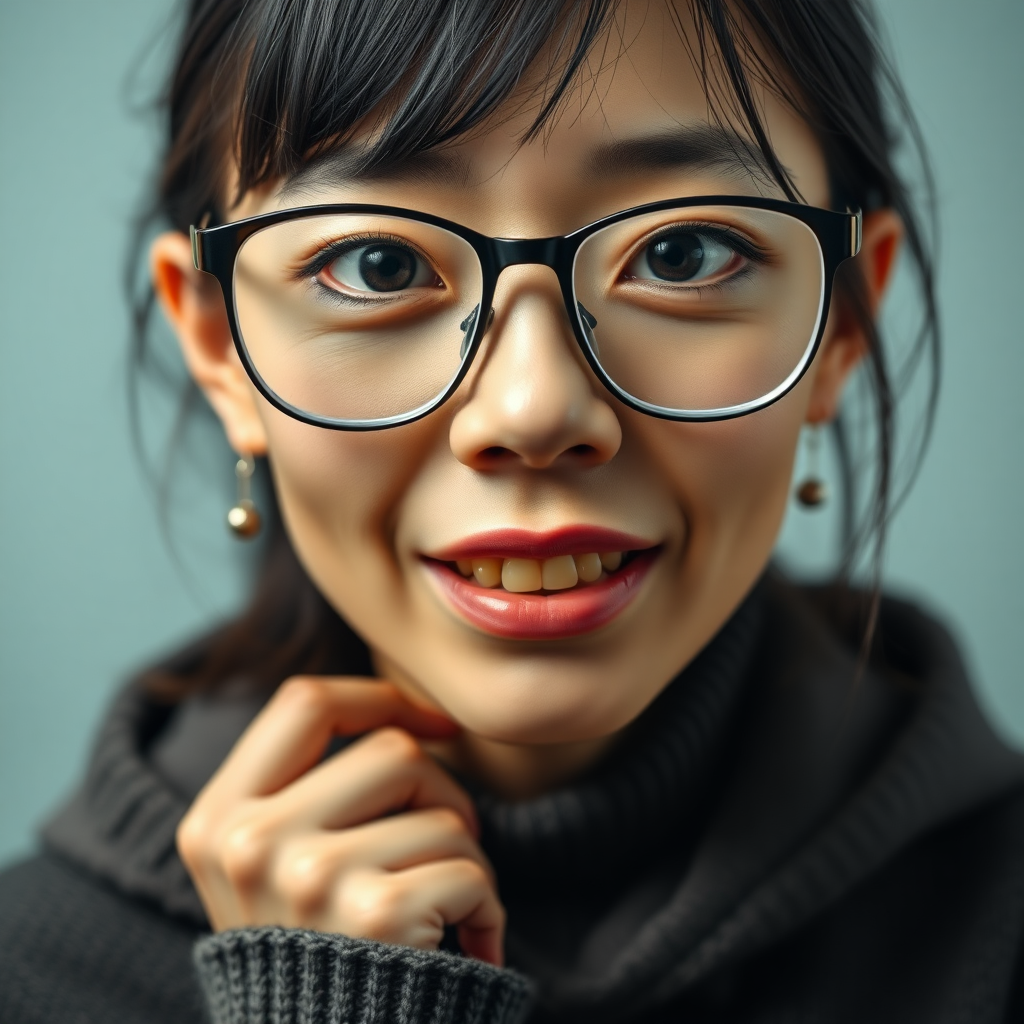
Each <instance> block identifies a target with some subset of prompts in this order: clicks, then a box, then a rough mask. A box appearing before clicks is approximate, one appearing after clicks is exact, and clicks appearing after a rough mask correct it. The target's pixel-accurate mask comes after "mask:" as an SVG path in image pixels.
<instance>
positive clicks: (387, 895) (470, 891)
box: [336, 859, 505, 967]
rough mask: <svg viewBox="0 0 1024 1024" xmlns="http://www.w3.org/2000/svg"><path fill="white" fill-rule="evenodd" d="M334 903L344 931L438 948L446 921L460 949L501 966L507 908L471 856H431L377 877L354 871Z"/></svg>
mask: <svg viewBox="0 0 1024 1024" xmlns="http://www.w3.org/2000/svg"><path fill="white" fill-rule="evenodd" d="M336 905H337V918H338V920H337V924H338V926H339V930H340V931H341V932H342V933H344V934H346V935H351V936H353V937H356V938H369V939H376V940H378V941H380V942H390V943H395V944H398V945H405V946H415V947H418V948H421V949H436V948H437V945H438V944H439V942H440V940H441V938H442V936H443V934H444V927H445V925H457V926H458V928H459V938H460V942H461V941H462V939H463V936H465V939H466V942H467V944H468V948H467V946H463V952H465V953H467V954H468V955H470V956H474V957H476V958H477V959H481V960H486V961H487V962H488V963H493V964H495V965H496V966H499V967H500V966H502V963H503V960H504V954H503V946H504V932H505V910H504V908H503V907H502V905H501V902H500V901H499V899H498V895H497V893H496V892H495V890H494V888H493V886H492V885H491V884H490V880H489V879H488V877H487V874H486V872H484V871H483V870H482V868H481V867H480V865H479V864H478V863H476V862H475V861H472V860H465V859H453V860H444V861H433V862H431V863H429V864H421V865H418V866H417V867H413V868H408V869H406V870H405V871H398V872H395V873H393V874H382V875H378V876H375V875H373V874H369V873H366V872H353V873H352V874H351V875H348V876H347V877H346V878H345V879H344V880H343V882H342V884H341V886H340V887H339V893H338V896H337V898H336Z"/></svg>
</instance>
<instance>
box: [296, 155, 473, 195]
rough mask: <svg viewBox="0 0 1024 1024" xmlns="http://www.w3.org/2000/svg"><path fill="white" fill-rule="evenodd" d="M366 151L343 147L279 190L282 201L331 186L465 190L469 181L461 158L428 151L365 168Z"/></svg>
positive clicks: (307, 167) (466, 162)
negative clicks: (384, 185)
mask: <svg viewBox="0 0 1024 1024" xmlns="http://www.w3.org/2000/svg"><path fill="white" fill-rule="evenodd" d="M365 158H366V150H365V148H364V147H361V146H344V147H342V148H341V149H337V150H334V151H333V152H331V153H327V154H326V155H324V156H322V157H319V158H318V159H316V160H313V161H312V162H310V163H308V164H306V165H305V166H303V167H300V168H299V170H298V171H296V172H295V174H293V175H292V176H291V177H290V178H288V179H287V180H286V181H285V183H284V184H283V185H282V186H281V188H280V189H279V190H278V196H279V197H280V198H281V199H293V198H295V197H296V196H298V195H301V194H302V193H303V192H315V191H316V190H317V189H319V188H322V187H324V186H331V185H346V184H363V183H371V182H372V183H387V182H392V183H402V184H423V185H442V186H447V187H449V188H453V187H454V188H459V187H465V186H466V184H467V183H468V181H469V175H470V165H469V160H468V159H466V157H465V156H463V155H462V154H458V153H454V152H450V151H448V152H445V151H442V150H427V151H425V152H422V153H416V154H415V155H413V156H409V157H404V158H402V159H400V160H392V161H388V162H384V163H380V164H375V165H371V166H369V167H365V166H363V161H364V160H365Z"/></svg>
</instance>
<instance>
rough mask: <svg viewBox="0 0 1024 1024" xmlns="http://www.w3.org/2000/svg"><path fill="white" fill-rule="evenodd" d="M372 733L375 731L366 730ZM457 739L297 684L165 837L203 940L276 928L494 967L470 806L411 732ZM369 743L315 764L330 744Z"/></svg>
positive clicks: (348, 689) (327, 688)
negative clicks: (449, 952)
mask: <svg viewBox="0 0 1024 1024" xmlns="http://www.w3.org/2000/svg"><path fill="white" fill-rule="evenodd" d="M370 730H373V731H372V732H371V731H370ZM456 731H457V727H456V726H455V725H454V723H452V722H451V721H449V720H448V719H447V718H444V717H443V716H441V715H438V714H436V713H434V712H431V711H426V710H424V709H421V708H417V707H415V706H414V705H413V704H411V703H409V702H408V701H407V700H406V699H405V698H404V697H402V696H401V694H400V693H399V692H398V690H397V689H396V688H395V687H394V686H392V685H391V684H390V683H384V682H380V681H378V680H356V679H312V678H296V679H292V680H289V681H288V682H286V683H285V684H284V685H283V686H281V688H280V689H279V690H278V692H277V693H276V694H275V695H274V697H273V698H272V699H271V700H270V702H269V703H268V704H267V706H266V707H265V708H264V709H263V711H262V712H261V713H260V714H259V716H258V717H257V718H256V719H255V720H254V721H253V723H252V725H250V726H249V728H248V729H247V730H246V731H245V733H244V734H243V736H242V738H241V739H240V740H239V741H238V743H237V744H236V745H235V747H234V749H233V750H232V751H231V753H230V754H229V755H228V757H227V760H225V762H224V763H223V765H221V767H220V769H219V770H218V771H217V773H216V774H215V775H214V776H213V778H212V779H211V780H210V781H209V783H207V785H206V787H205V788H204V789H203V791H202V792H201V793H200V794H199V796H198V797H197V798H196V801H195V803H194V804H193V805H192V807H191V808H190V809H189V811H188V813H187V814H186V815H185V817H184V818H183V819H182V821H181V824H180V825H179V827H178V836H177V840H178V850H179V852H180V853H181V858H182V860H183V861H184V863H185V867H186V868H187V869H188V871H189V874H190V875H191V876H192V880H193V882H194V883H195V886H196V889H197V890H198V892H199V896H200V899H201V900H202V901H203V906H204V907H205V908H206V913H207V916H208V917H209V919H210V922H211V924H212V925H213V927H214V929H215V930H217V931H221V930H223V929H226V928H239V927H245V926H255V925H270V924H277V925H283V926H285V927H289V928H310V929H314V930H317V931H323V932H338V933H341V934H343V935H348V936H351V937H353V938H367V939H378V940H380V941H382V942H390V943H395V944H398V945H405V946H414V947H416V948H419V949H436V948H437V946H438V944H439V942H440V941H441V938H442V935H443V931H444V927H445V925H457V926H458V936H459V943H460V945H461V947H462V949H463V952H465V953H466V954H467V955H469V956H473V957H476V958H478V959H480V960H486V961H488V962H489V963H493V964H497V965H499V966H500V965H501V963H502V958H503V954H502V941H503V935H504V927H505V911H504V908H503V907H502V905H501V903H500V902H499V900H498V896H497V891H496V888H495V882H494V876H493V872H492V870H491V867H490V865H489V864H488V862H487V859H486V857H485V856H484V854H483V851H482V850H481V849H480V846H479V844H478V842H477V839H478V837H479V827H478V824H477V818H476V813H475V810H474V807H473V804H472V801H471V800H470V798H469V796H468V794H467V793H466V792H465V790H463V789H462V787H461V786H459V785H458V784H457V783H456V782H455V780H454V779H452V778H451V776H450V775H448V773H447V772H445V771H444V770H443V769H442V768H440V767H439V766H438V764H437V763H436V762H435V761H434V760H433V759H432V758H431V757H429V756H428V755H427V754H426V753H424V751H423V750H422V748H421V747H420V745H419V743H418V742H417V741H416V739H415V738H414V736H419V737H422V738H447V737H450V736H452V735H453V734H454V733H455V732H456ZM363 732H367V733H368V735H366V736H364V737H362V738H361V739H359V740H357V741H356V742H355V743H353V744H352V745H351V746H349V747H347V748H346V749H345V750H343V751H341V752H340V753H338V754H336V755H335V756H333V757H331V758H330V759H329V760H327V761H324V762H323V763H322V764H320V763H318V762H319V761H320V758H321V756H322V754H323V750H324V748H325V746H326V744H327V742H328V740H329V739H330V737H331V736H332V735H335V734H342V735H344V734H355V733H363Z"/></svg>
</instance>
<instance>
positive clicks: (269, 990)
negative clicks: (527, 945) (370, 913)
mask: <svg viewBox="0 0 1024 1024" xmlns="http://www.w3.org/2000/svg"><path fill="white" fill-rule="evenodd" d="M195 961H196V966H197V967H198V969H199V976H200V979H201V980H202V983H203V988H204V990H205V992H206V998H207V1004H208V1006H209V1008H210V1013H211V1016H212V1019H213V1022H214V1024H443V1022H444V1024H446V1022H449V1021H451V1022H456V1021H457V1022H458V1024H519V1022H520V1021H522V1020H523V1019H524V1017H525V1015H526V1013H527V1010H528V1008H529V1005H530V995H531V993H530V984H529V982H528V981H527V980H526V979H525V978H523V977H522V976H521V975H518V974H516V973H515V972H513V971H505V970H499V969H498V968H495V967H491V966H490V965H488V964H484V963H481V962H480V961H479V960H470V959H468V958H466V957H461V956H455V955H453V954H451V953H444V952H433V951H423V950H418V949H407V948H405V947H402V946H391V945H386V944H384V943H380V942H368V941H356V940H353V939H347V938H345V937H344V936H342V935H324V934H322V933H320V932H310V931H302V930H299V929H285V928H247V929H243V930H239V931H229V932H222V933H220V934H218V935H214V936H211V937H209V938H206V939H202V940H201V941H200V942H198V943H197V944H196V949H195Z"/></svg>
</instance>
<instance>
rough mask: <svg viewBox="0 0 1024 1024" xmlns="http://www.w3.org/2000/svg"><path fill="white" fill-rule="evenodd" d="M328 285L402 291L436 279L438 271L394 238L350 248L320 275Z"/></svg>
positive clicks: (434, 281)
mask: <svg viewBox="0 0 1024 1024" xmlns="http://www.w3.org/2000/svg"><path fill="white" fill-rule="evenodd" d="M318 276H319V277H320V278H321V280H322V281H323V283H324V284H326V285H328V286H329V287H335V288H336V287H337V286H338V285H341V287H342V288H344V289H345V290H347V291H353V292H362V293H364V294H365V293H367V292H400V291H403V290H405V289H406V288H422V287H424V286H428V285H432V284H436V283H437V275H436V274H435V273H434V272H433V270H432V269H431V268H430V266H429V265H428V264H427V263H426V261H425V260H423V258H422V257H421V256H419V255H418V254H417V253H416V252H415V251H413V250H412V249H410V248H409V247H408V246H405V245H400V244H398V243H395V242H387V241H381V242H372V243H370V244H368V245H360V246H358V247H357V248H352V249H349V250H348V251H347V252H344V253H342V254H341V255H340V256H338V257H336V258H335V259H334V260H332V261H331V262H330V263H328V264H327V266H326V267H324V269H323V270H322V271H321V272H320V274H319V275H318Z"/></svg>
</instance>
